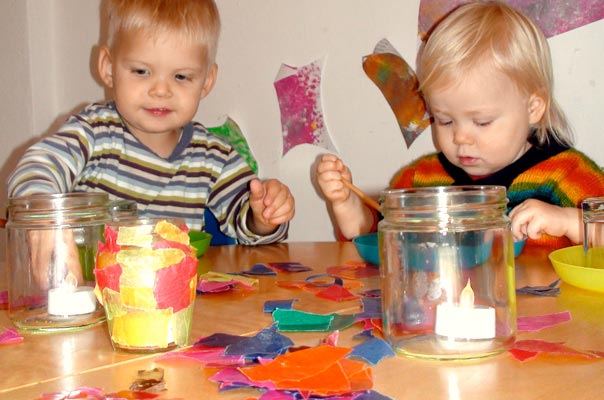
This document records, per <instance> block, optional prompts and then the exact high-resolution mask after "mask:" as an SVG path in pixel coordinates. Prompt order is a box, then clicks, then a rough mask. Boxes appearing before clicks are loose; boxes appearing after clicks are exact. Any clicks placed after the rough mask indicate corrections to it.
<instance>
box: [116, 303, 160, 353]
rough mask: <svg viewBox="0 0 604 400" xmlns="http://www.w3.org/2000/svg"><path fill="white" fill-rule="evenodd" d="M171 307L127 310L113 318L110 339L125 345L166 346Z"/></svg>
mask: <svg viewBox="0 0 604 400" xmlns="http://www.w3.org/2000/svg"><path fill="white" fill-rule="evenodd" d="M171 320H172V309H171V308H168V309H166V310H154V311H141V312H129V313H127V314H124V315H121V316H116V317H115V318H114V319H113V324H112V325H113V326H112V329H111V339H112V340H113V342H114V343H116V344H119V345H121V346H126V347H159V348H165V347H168V344H169V342H168V335H169V332H170V322H171Z"/></svg>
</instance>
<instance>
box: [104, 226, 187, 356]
mask: <svg viewBox="0 0 604 400" xmlns="http://www.w3.org/2000/svg"><path fill="white" fill-rule="evenodd" d="M104 236H105V243H104V244H102V245H101V246H100V247H99V250H98V255H97V259H96V268H95V276H96V282H97V283H96V284H97V287H96V290H95V291H96V293H97V296H99V300H100V301H101V302H102V304H103V305H104V308H105V312H106V315H107V327H108V329H109V336H110V338H111V343H112V345H113V347H114V349H117V350H123V351H127V352H136V353H150V352H157V351H166V350H170V349H173V348H175V347H180V346H186V345H188V344H189V335H190V332H191V322H192V319H193V306H194V304H195V295H196V286H197V258H196V254H195V253H196V251H195V249H194V248H193V247H192V246H191V245H190V243H189V234H188V229H187V227H186V225H185V224H184V222H183V221H182V220H178V219H157V218H135V219H120V220H118V221H114V222H111V223H109V224H107V226H106V228H105V233H104Z"/></svg>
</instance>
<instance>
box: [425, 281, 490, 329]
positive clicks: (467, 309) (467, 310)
mask: <svg viewBox="0 0 604 400" xmlns="http://www.w3.org/2000/svg"><path fill="white" fill-rule="evenodd" d="M434 331H435V333H436V334H437V335H440V336H446V337H449V338H456V339H493V338H494V337H495V309H494V308H493V307H486V306H475V305H474V291H473V290H472V287H471V286H470V280H469V279H468V283H467V285H466V287H465V288H464V289H463V290H462V291H461V295H460V298H459V304H452V303H441V304H439V305H438V306H437V307H436V325H435V327H434Z"/></svg>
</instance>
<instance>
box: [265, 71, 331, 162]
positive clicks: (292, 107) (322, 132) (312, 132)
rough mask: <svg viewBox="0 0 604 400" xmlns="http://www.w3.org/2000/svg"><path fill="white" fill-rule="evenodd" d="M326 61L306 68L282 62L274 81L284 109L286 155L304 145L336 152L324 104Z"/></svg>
mask: <svg viewBox="0 0 604 400" xmlns="http://www.w3.org/2000/svg"><path fill="white" fill-rule="evenodd" d="M322 69H323V66H322V61H321V60H318V61H315V62H312V63H310V64H307V65H305V66H302V67H292V66H289V65H285V64H282V65H281V68H280V70H279V73H278V74H277V77H276V79H275V82H274V86H275V90H276V92H277V97H278V100H279V108H280V110H281V130H282V134H283V156H285V155H286V154H287V152H289V151H290V150H291V149H293V148H294V147H296V146H298V145H301V144H311V145H315V146H319V147H323V148H325V149H327V150H329V151H332V152H335V151H336V149H335V146H334V144H333V142H332V140H331V138H330V136H329V132H328V131H327V127H326V125H325V118H324V116H323V107H322V105H321V74H322Z"/></svg>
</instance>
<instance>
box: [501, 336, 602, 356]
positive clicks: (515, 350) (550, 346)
mask: <svg viewBox="0 0 604 400" xmlns="http://www.w3.org/2000/svg"><path fill="white" fill-rule="evenodd" d="M508 352H509V353H510V354H511V355H512V357H514V358H515V359H516V360H518V361H526V360H529V359H532V358H535V357H537V356H538V355H539V354H553V355H558V356H569V357H579V358H585V359H602V352H599V351H592V350H585V351H584V350H575V349H573V348H571V347H568V346H566V345H565V344H564V342H548V341H545V340H538V339H532V340H519V341H517V342H516V343H515V344H514V346H513V347H512V348H511V349H510V350H508Z"/></svg>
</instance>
